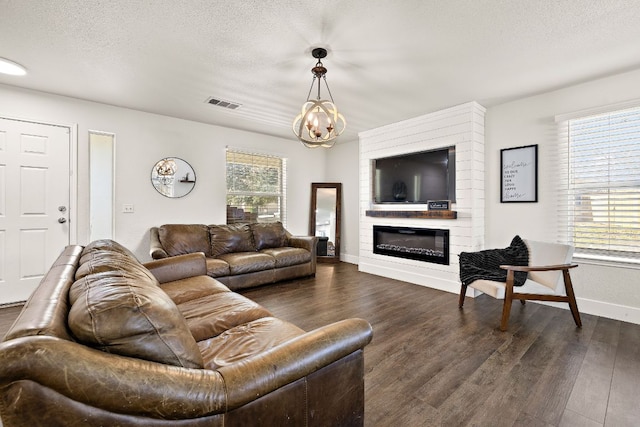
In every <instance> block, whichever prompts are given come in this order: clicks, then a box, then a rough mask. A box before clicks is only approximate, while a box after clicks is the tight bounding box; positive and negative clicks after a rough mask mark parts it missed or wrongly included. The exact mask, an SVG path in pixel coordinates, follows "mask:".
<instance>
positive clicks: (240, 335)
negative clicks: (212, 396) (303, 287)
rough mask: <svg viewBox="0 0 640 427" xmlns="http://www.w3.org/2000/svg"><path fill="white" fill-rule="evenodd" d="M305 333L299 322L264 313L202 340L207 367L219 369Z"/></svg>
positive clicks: (201, 348) (199, 344) (202, 350)
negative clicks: (294, 323) (299, 326)
mask: <svg viewBox="0 0 640 427" xmlns="http://www.w3.org/2000/svg"><path fill="white" fill-rule="evenodd" d="M302 334H304V331H303V330H302V329H300V328H298V327H297V326H295V325H293V324H291V323H289V322H285V321H283V320H280V319H276V318H274V317H265V318H262V319H258V320H254V321H252V322H249V323H246V324H244V325H239V326H236V327H234V328H231V329H229V330H227V331H224V332H223V333H221V334H220V335H218V336H217V337H214V338H210V339H208V340H204V341H199V342H198V347H200V352H201V353H202V358H203V359H204V367H205V369H218V368H221V367H223V366H226V365H230V364H232V363H235V362H238V361H240V360H242V359H245V358H247V357H250V356H254V355H257V354H261V353H264V352H266V351H268V350H270V349H272V348H273V347H275V346H277V345H279V344H282V343H283V342H285V341H289V340H290V339H292V338H295V337H297V336H300V335H302Z"/></svg>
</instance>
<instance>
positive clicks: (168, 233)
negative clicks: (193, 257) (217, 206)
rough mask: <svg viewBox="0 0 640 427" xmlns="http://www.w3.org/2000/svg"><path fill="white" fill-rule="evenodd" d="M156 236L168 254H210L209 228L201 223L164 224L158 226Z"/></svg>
mask: <svg viewBox="0 0 640 427" xmlns="http://www.w3.org/2000/svg"><path fill="white" fill-rule="evenodd" d="M158 238H159V239H160V243H161V244H162V247H163V248H164V250H165V251H166V252H167V255H169V256H176V255H184V254H191V253H194V252H204V254H205V255H206V256H211V243H210V242H209V229H208V228H207V226H206V225H203V224H165V225H162V226H160V227H158Z"/></svg>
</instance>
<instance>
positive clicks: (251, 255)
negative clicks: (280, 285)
mask: <svg viewBox="0 0 640 427" xmlns="http://www.w3.org/2000/svg"><path fill="white" fill-rule="evenodd" d="M220 259H222V260H224V261H226V262H227V264H229V270H230V273H231V275H237V274H246V273H253V272H254V271H263V270H271V269H274V268H275V267H276V259H275V258H274V257H272V256H271V255H268V254H263V253H262V252H239V253H232V254H224V255H220Z"/></svg>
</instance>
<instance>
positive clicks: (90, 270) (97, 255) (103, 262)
mask: <svg viewBox="0 0 640 427" xmlns="http://www.w3.org/2000/svg"><path fill="white" fill-rule="evenodd" d="M121 269H125V270H128V271H130V272H132V271H136V272H137V273H139V274H140V275H141V276H142V277H146V278H147V279H149V280H154V279H155V277H154V276H153V275H152V274H151V272H150V271H149V270H147V269H146V268H145V267H144V266H143V265H142V264H140V263H139V262H138V260H136V259H135V258H132V257H130V256H127V255H125V254H123V253H120V252H112V251H108V250H93V251H90V252H88V253H86V254H84V255H82V257H80V265H79V266H78V269H77V270H76V275H75V280H79V279H82V278H83V277H85V276H87V275H89V274H94V273H100V272H103V271H112V270H121Z"/></svg>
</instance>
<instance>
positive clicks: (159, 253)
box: [149, 227, 169, 259]
mask: <svg viewBox="0 0 640 427" xmlns="http://www.w3.org/2000/svg"><path fill="white" fill-rule="evenodd" d="M149 255H150V256H151V258H153V259H162V258H167V257H168V256H169V254H168V253H167V251H165V250H164V248H163V247H162V243H160V235H159V234H158V227H151V229H150V230H149Z"/></svg>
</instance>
